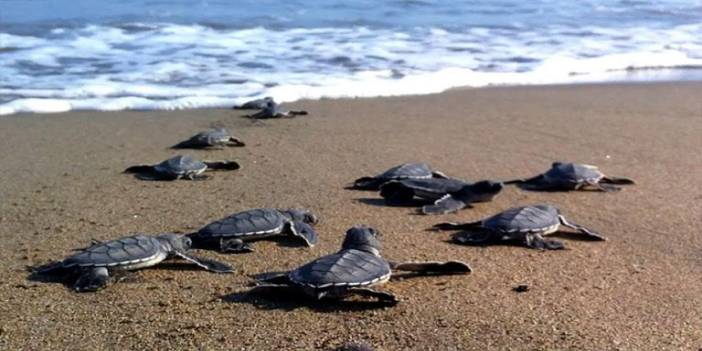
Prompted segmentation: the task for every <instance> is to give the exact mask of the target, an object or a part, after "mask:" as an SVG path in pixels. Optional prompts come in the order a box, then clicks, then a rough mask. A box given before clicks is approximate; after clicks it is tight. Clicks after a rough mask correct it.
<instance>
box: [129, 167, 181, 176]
mask: <svg viewBox="0 0 702 351" xmlns="http://www.w3.org/2000/svg"><path fill="white" fill-rule="evenodd" d="M124 173H133V174H134V176H135V177H137V178H138V179H141V180H175V179H176V178H177V177H176V176H174V175H172V174H166V173H162V172H158V171H156V169H155V168H154V166H147V165H139V166H131V167H129V168H127V169H125V170H124Z"/></svg>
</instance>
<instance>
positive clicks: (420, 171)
mask: <svg viewBox="0 0 702 351" xmlns="http://www.w3.org/2000/svg"><path fill="white" fill-rule="evenodd" d="M429 178H446V176H445V175H444V174H443V173H441V172H438V171H432V169H431V168H430V167H429V165H428V164H426V163H424V162H420V163H403V164H401V165H399V166H395V167H392V168H390V169H388V170H387V171H385V172H383V173H381V174H378V175H377V176H375V177H361V178H358V179H356V180H355V181H354V182H353V186H351V187H350V189H359V190H378V189H379V188H380V186H381V185H383V184H385V183H387V182H389V181H391V180H402V179H429Z"/></svg>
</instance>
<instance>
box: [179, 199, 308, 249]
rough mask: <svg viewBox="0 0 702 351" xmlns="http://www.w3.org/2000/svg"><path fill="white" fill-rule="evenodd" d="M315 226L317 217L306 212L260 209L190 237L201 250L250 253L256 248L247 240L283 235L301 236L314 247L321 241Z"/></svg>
mask: <svg viewBox="0 0 702 351" xmlns="http://www.w3.org/2000/svg"><path fill="white" fill-rule="evenodd" d="M316 223H317V217H316V216H315V215H313V214H312V213H310V212H309V211H306V210H299V209H287V210H281V209H274V208H257V209H252V210H247V211H243V212H239V213H235V214H233V215H230V216H227V217H225V218H222V219H220V220H217V221H214V222H212V223H210V224H208V225H206V226H204V227H202V228H201V229H200V230H198V231H197V232H195V233H191V234H188V237H190V238H191V239H192V241H193V245H195V246H196V247H198V248H214V249H216V250H219V251H220V252H250V251H253V249H251V247H249V245H248V244H246V241H252V240H257V239H261V238H266V237H270V236H274V235H281V234H283V235H292V236H295V237H299V238H300V239H302V240H303V241H304V242H305V244H307V246H309V247H312V246H314V245H315V244H317V241H318V237H317V233H316V232H315V231H314V228H312V226H311V225H313V224H316Z"/></svg>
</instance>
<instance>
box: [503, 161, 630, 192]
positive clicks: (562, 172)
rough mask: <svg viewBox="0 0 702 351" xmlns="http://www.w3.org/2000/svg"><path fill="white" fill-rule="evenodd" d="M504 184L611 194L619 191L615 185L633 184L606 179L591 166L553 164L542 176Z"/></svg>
mask: <svg viewBox="0 0 702 351" xmlns="http://www.w3.org/2000/svg"><path fill="white" fill-rule="evenodd" d="M505 184H517V186H519V187H520V188H522V189H525V190H580V189H584V188H588V187H590V188H594V189H597V190H600V191H608V192H611V191H619V190H621V188H620V187H618V186H616V185H629V184H634V181H633V180H631V179H628V178H616V177H608V176H606V175H604V173H602V172H600V170H599V169H598V168H597V167H596V166H592V165H586V164H580V163H567V162H554V163H553V164H552V165H551V169H549V170H548V171H546V172H545V173H543V174H539V175H537V176H535V177H532V178H529V179H516V180H510V181H507V182H505Z"/></svg>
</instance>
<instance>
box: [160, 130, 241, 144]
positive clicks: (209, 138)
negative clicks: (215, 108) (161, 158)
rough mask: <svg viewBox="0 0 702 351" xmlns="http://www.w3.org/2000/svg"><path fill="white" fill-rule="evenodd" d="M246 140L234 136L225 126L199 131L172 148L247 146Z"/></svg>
mask: <svg viewBox="0 0 702 351" xmlns="http://www.w3.org/2000/svg"><path fill="white" fill-rule="evenodd" d="M245 145H246V144H244V142H242V141H241V140H239V139H238V138H236V137H234V136H232V135H231V133H229V131H228V130H226V129H224V128H218V129H210V130H207V131H204V132H200V133H197V134H195V135H193V136H192V137H190V139H188V140H184V141H181V142H180V143H178V144H175V145H173V146H172V147H171V148H172V149H205V148H211V147H223V146H245Z"/></svg>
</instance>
